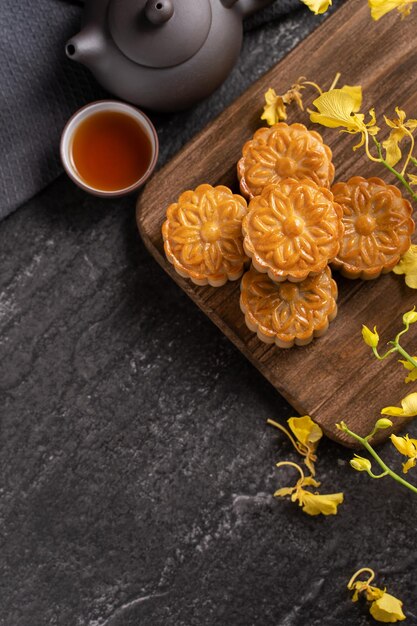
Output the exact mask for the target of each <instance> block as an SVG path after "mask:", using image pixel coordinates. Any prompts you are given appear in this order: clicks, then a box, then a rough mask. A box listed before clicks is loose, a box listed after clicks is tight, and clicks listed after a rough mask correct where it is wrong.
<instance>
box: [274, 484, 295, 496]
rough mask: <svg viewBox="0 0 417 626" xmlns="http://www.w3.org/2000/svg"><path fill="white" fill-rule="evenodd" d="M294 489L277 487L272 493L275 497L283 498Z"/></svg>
mask: <svg viewBox="0 0 417 626" xmlns="http://www.w3.org/2000/svg"><path fill="white" fill-rule="evenodd" d="M294 490H295V487H282V488H281V489H278V490H277V491H276V492H275V493H274V496H275V497H276V498H283V497H284V496H290V495H291V494H292V493H293V491H294Z"/></svg>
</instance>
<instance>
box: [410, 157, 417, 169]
mask: <svg viewBox="0 0 417 626" xmlns="http://www.w3.org/2000/svg"><path fill="white" fill-rule="evenodd" d="M410 161H411V163H412V164H413V165H415V166H416V167H417V159H415V158H414V157H410Z"/></svg>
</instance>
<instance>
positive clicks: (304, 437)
mask: <svg viewBox="0 0 417 626" xmlns="http://www.w3.org/2000/svg"><path fill="white" fill-rule="evenodd" d="M287 423H288V426H289V427H290V428H291V430H292V432H293V433H294V435H295V436H296V437H297V439H298V441H299V442H300V443H302V444H303V445H304V446H306V448H311V449H315V448H316V447H317V442H318V441H319V440H320V439H321V438H322V436H323V431H322V429H321V428H320V426H319V425H318V424H316V423H315V422H313V420H312V419H311V417H310V416H309V415H304V416H303V417H290V419H289V420H287Z"/></svg>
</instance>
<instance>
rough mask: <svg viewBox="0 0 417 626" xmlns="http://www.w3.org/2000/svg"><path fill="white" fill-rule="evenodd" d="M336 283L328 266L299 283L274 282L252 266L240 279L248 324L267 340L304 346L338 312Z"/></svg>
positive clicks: (267, 341)
mask: <svg viewBox="0 0 417 626" xmlns="http://www.w3.org/2000/svg"><path fill="white" fill-rule="evenodd" d="M336 299H337V285H336V283H335V281H334V280H333V279H332V275H331V272H330V269H329V267H326V268H325V269H324V270H323V271H322V272H320V274H316V275H315V276H309V277H308V278H306V279H305V280H303V281H302V282H300V283H290V282H288V281H286V282H284V283H274V282H273V281H272V280H270V279H269V278H268V276H267V275H266V274H260V273H259V272H257V271H256V270H255V269H254V268H253V267H251V269H250V270H249V271H248V272H246V274H244V276H243V278H242V282H241V294H240V308H241V309H242V311H243V313H244V315H245V322H246V325H247V326H248V328H249V329H250V330H252V331H253V332H256V333H257V335H258V337H259V339H260V340H261V341H264V342H265V343H275V344H276V345H277V346H279V347H280V348H291V347H292V346H293V345H294V344H296V345H298V346H303V345H306V344H308V343H310V341H312V339H313V338H314V337H319V336H321V335H323V334H324V333H325V332H326V330H327V328H328V326H329V322H330V321H331V320H333V319H334V318H335V317H336V314H337V304H336Z"/></svg>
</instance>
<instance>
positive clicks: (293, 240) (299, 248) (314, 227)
mask: <svg viewBox="0 0 417 626" xmlns="http://www.w3.org/2000/svg"><path fill="white" fill-rule="evenodd" d="M242 229H243V234H244V241H243V247H244V250H245V252H246V254H247V255H248V256H249V257H251V259H252V263H253V265H254V267H255V269H257V270H258V271H259V272H266V273H268V276H269V277H270V279H271V280H273V281H277V282H280V281H284V280H290V281H293V282H298V281H301V280H304V279H305V278H307V276H308V275H309V274H318V273H319V272H321V271H322V270H323V269H324V268H325V267H326V265H327V264H328V263H329V261H331V260H332V259H333V258H334V257H335V256H336V255H337V253H338V252H339V247H340V240H341V238H342V235H343V224H342V209H341V207H340V206H339V205H338V204H337V203H335V202H334V199H333V195H332V193H331V191H330V190H329V189H326V188H324V187H319V186H318V185H316V183H314V182H313V181H311V180H301V181H298V180H295V179H293V178H288V179H285V180H283V181H281V182H280V183H278V184H275V185H268V186H267V187H265V188H264V190H263V191H262V193H261V195H259V196H256V197H255V198H252V200H251V201H250V203H249V209H248V213H247V215H246V216H245V217H244V219H243V222H242Z"/></svg>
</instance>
